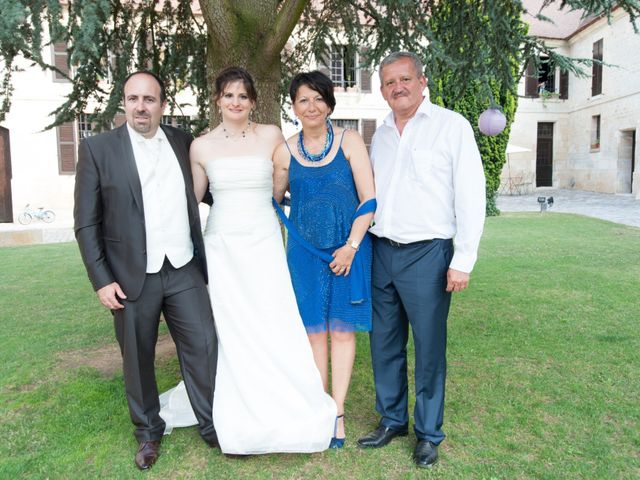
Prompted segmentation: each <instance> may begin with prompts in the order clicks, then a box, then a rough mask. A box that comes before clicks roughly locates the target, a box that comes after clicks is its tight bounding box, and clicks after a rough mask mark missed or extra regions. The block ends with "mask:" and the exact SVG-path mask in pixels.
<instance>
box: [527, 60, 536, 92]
mask: <svg viewBox="0 0 640 480" xmlns="http://www.w3.org/2000/svg"><path fill="white" fill-rule="evenodd" d="M524 96H525V97H529V98H538V72H537V71H536V66H535V64H534V62H533V60H529V63H527V71H526V72H525V74H524Z"/></svg>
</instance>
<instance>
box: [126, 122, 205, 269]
mask: <svg viewBox="0 0 640 480" xmlns="http://www.w3.org/2000/svg"><path fill="white" fill-rule="evenodd" d="M127 129H128V130H129V137H130V138H131V145H132V147H133V155H134V157H135V159H136V167H137V169H138V176H139V177H140V184H141V186H142V203H143V204H144V222H145V231H146V236H147V239H146V240H147V273H157V272H159V271H160V268H162V264H163V262H164V257H165V256H166V257H167V258H168V259H169V261H170V262H171V265H173V266H174V268H180V267H182V266H184V265H186V264H187V263H188V262H189V260H191V258H193V242H192V241H191V229H190V228H189V215H188V213H187V195H186V192H185V184H184V177H183V175H182V170H181V169H180V165H179V164H178V159H177V157H176V154H175V152H174V151H173V148H171V145H170V144H169V141H168V140H167V136H166V135H165V133H164V131H163V130H162V128H158V130H157V132H156V134H155V135H154V136H153V138H149V139H147V138H145V137H143V136H142V135H140V134H139V133H138V132H136V131H135V130H134V129H133V128H131V127H130V126H129V124H127Z"/></svg>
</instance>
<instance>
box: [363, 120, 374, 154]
mask: <svg viewBox="0 0 640 480" xmlns="http://www.w3.org/2000/svg"><path fill="white" fill-rule="evenodd" d="M374 133H376V120H375V119H367V118H363V119H362V139H363V140H364V144H365V145H366V146H367V151H369V149H370V147H371V140H372V139H373V134H374Z"/></svg>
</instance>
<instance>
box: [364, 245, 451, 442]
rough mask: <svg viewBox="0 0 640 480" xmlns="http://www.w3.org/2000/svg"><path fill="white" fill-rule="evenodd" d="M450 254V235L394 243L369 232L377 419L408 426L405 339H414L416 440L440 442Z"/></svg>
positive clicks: (396, 427)
mask: <svg viewBox="0 0 640 480" xmlns="http://www.w3.org/2000/svg"><path fill="white" fill-rule="evenodd" d="M452 256H453V245H452V241H451V240H450V239H447V240H442V239H435V240H432V241H427V242H420V243H417V244H409V245H406V246H393V245H392V243H390V242H389V241H387V240H386V239H380V238H376V237H374V243H373V269H372V297H373V299H372V300H373V302H372V304H373V326H372V330H371V333H370V341H371V359H372V364H373V373H374V380H375V386H376V410H377V411H378V413H379V414H380V415H381V417H382V418H381V420H380V424H381V425H383V426H385V427H389V428H392V429H394V430H400V431H406V430H407V428H408V426H409V416H408V386H407V341H408V338H409V325H411V329H412V332H413V339H414V345H415V357H416V366H415V384H416V404H415V408H414V431H415V433H416V436H417V437H418V439H419V440H429V441H431V442H433V443H434V444H436V445H437V444H439V443H440V442H442V440H443V439H444V433H443V432H442V423H443V412H444V390H445V378H446V345H447V316H448V314H449V305H450V302H451V294H450V293H447V292H446V290H445V288H446V285H447V280H446V275H447V270H448V269H449V264H450V262H451V258H452Z"/></svg>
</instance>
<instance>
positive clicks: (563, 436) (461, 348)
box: [0, 213, 640, 479]
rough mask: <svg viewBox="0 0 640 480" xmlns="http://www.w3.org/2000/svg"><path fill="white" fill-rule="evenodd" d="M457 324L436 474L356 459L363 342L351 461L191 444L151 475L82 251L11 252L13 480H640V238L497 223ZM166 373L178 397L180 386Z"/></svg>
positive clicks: (385, 453)
mask: <svg viewBox="0 0 640 480" xmlns="http://www.w3.org/2000/svg"><path fill="white" fill-rule="evenodd" d="M449 320H450V322H449V345H448V347H449V351H448V360H449V371H448V384H447V403H446V409H445V427H444V428H445V432H446V433H447V439H446V440H445V442H444V443H443V444H442V446H441V449H440V462H439V464H438V465H437V466H436V467H435V468H434V469H432V470H430V471H422V470H419V469H417V468H416V467H414V466H413V464H412V463H411V453H412V450H413V447H414V444H415V438H414V437H413V436H412V435H410V436H409V437H405V438H401V439H397V440H394V441H393V442H392V443H391V444H390V445H389V446H388V447H386V448H383V449H380V450H375V451H363V450H360V449H358V448H357V447H356V446H355V440H356V439H357V438H358V437H359V436H360V435H362V434H364V433H366V432H368V431H369V430H370V429H372V428H374V427H375V426H376V423H377V415H376V413H375V411H374V398H375V393H374V389H373V381H372V376H371V369H370V359H369V345H368V338H367V336H366V335H360V336H359V337H358V355H357V359H356V367H355V372H354V377H353V381H352V387H351V391H350V395H349V398H348V403H347V434H348V438H347V444H346V446H345V448H344V449H343V450H340V451H327V452H324V453H320V454H314V455H302V454H301V455H292V454H286V455H267V456H255V457H249V458H246V459H230V458H227V457H225V456H223V455H222V454H221V453H220V452H219V450H211V449H209V448H208V447H207V446H206V445H205V444H204V442H202V441H201V440H200V438H199V436H198V433H197V431H196V429H195V428H185V429H178V430H175V431H174V432H173V433H172V434H171V435H170V436H168V437H165V439H164V442H163V445H162V455H161V457H160V459H159V462H158V463H157V464H156V466H154V467H153V469H152V470H151V471H149V472H145V473H139V472H138V471H137V470H136V469H135V467H134V465H133V455H134V452H135V448H136V442H135V440H134V437H133V435H132V430H133V427H132V425H131V424H130V421H129V417H128V411H127V406H126V401H125V397H124V387H123V381H122V374H121V373H120V370H119V368H118V365H119V362H120V359H119V357H118V356H117V355H111V356H107V357H106V360H107V362H111V363H113V365H112V367H113V368H111V369H110V370H109V369H105V368H101V369H96V368H94V367H91V366H90V365H91V364H93V362H92V360H93V359H94V357H95V356H97V355H103V354H104V351H105V349H106V350H107V351H110V348H111V347H112V346H113V345H115V339H114V333H113V325H112V321H111V315H110V314H109V313H108V312H106V311H105V310H104V309H103V308H102V307H101V306H100V305H99V304H98V301H97V300H96V298H95V296H94V294H93V292H92V290H91V287H90V285H89V282H88V279H87V278H86V274H85V271H84V268H83V267H82V263H81V260H80V256H79V253H78V250H77V247H76V245H75V244H61V245H60V244H59V245H43V246H35V247H19V248H2V249H0V332H1V333H0V335H1V339H2V348H1V349H0V439H1V440H0V478H2V479H5V478H7V479H13V478H65V479H66V478H97V477H101V478H135V477H142V476H144V477H146V478H216V479H221V478H234V479H235V478H265V479H266V478H278V479H279V478H296V479H297V478H323V479H324V478H335V479H340V478H356V479H369V478H380V479H382V478H403V479H404V478H406V479H408V478H433V479H435V478H438V479H525V478H526V479H575V478H584V479H596V478H602V479H632V478H640V325H639V323H640V322H639V320H640V229H634V228H631V227H624V226H620V225H616V224H613V223H608V222H603V221H598V220H594V219H589V218H584V217H577V216H571V215H562V214H552V213H551V214H545V215H540V214H509V215H504V216H502V217H498V218H490V219H488V220H487V225H486V230H485V235H484V237H483V240H482V245H481V251H480V259H479V261H478V264H477V266H476V269H475V271H474V273H473V276H472V282H471V287H470V289H469V290H467V291H465V292H463V293H461V294H457V295H456V296H455V298H454V302H453V306H452V311H451V314H450V317H449ZM163 332H166V328H164V326H163ZM410 348H411V347H410ZM410 355H412V350H411V353H410ZM70 359H71V360H70ZM103 363H104V362H103ZM158 363H159V365H158V372H157V376H158V383H159V387H160V389H161V390H164V389H167V388H169V387H171V386H173V385H174V384H175V383H176V382H177V381H178V379H179V369H178V365H177V361H176V359H175V358H173V357H164V358H161V359H159V362H158ZM103 366H104V365H103ZM105 372H107V373H105ZM109 372H110V373H109ZM113 372H116V373H113ZM411 383H413V382H411Z"/></svg>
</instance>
